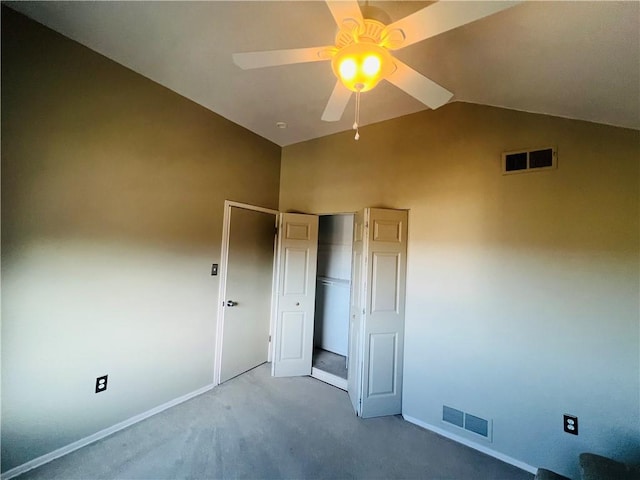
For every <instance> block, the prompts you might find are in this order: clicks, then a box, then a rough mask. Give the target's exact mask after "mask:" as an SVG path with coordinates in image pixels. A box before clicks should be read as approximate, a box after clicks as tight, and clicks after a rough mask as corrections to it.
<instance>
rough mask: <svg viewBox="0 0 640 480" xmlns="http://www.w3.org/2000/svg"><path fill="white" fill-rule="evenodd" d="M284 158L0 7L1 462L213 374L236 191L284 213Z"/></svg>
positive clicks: (16, 460) (21, 458)
mask: <svg viewBox="0 0 640 480" xmlns="http://www.w3.org/2000/svg"><path fill="white" fill-rule="evenodd" d="M280 152H281V150H280V148H279V147H278V146H276V145H274V144H272V143H270V142H268V141H266V140H264V139H262V138H260V137H258V136H256V135H254V134H252V133H250V132H248V131H247V130H245V129H243V128H241V127H239V126H237V125H235V124H233V123H231V122H229V121H227V120H225V119H223V118H221V117H219V116H217V115H215V114H213V113H211V112H210V111H208V110H206V109H204V108H202V107H200V106H198V105H196V104H194V103H192V102H190V101H188V100H186V99H185V98H183V97H180V96H179V95H177V94H175V93H173V92H171V91H169V90H167V89H165V88H163V87H161V86H159V85H158V84H156V83H153V82H151V81H150V80H147V79H145V78H143V77H141V76H139V75H137V74H135V73H133V72H131V71H130V70H128V69H126V68H124V67H122V66H120V65H118V64H116V63H114V62H112V61H110V60H107V59H106V58H104V57H102V56H100V55H98V54H96V53H94V52H92V51H90V50H88V49H86V48H84V47H82V46H80V45H78V44H76V43H74V42H72V41H71V40H68V39H65V38H64V37H62V36H60V35H58V34H56V33H54V32H52V31H50V30H48V29H46V28H44V27H42V26H40V25H38V24H36V23H34V22H32V21H30V20H28V19H26V18H25V17H23V16H21V15H19V14H17V13H15V12H13V11H12V10H10V9H8V8H6V7H3V8H2V471H3V472H4V471H7V470H8V469H11V468H13V467H15V466H18V465H21V464H23V463H25V462H27V461H29V460H31V459H33V458H36V457H38V456H40V455H43V454H46V453H49V452H51V451H52V450H55V449H57V448H60V447H62V446H65V445H67V444H69V443H71V442H73V441H76V440H78V439H80V438H83V437H85V436H87V435H90V434H92V433H95V432H97V431H99V430H101V429H104V428H106V427H109V426H112V425H114V424H115V423H118V422H120V421H123V420H125V419H127V418H129V417H131V416H134V415H136V414H139V413H141V412H144V411H147V410H149V409H151V408H153V407H156V406H158V405H160V404H163V403H165V402H167V401H169V400H172V399H175V398H177V397H180V396H182V395H185V394H188V393H190V392H192V391H194V390H197V389H199V388H201V387H203V386H206V385H209V384H211V382H212V380H213V352H214V350H213V349H214V344H215V324H216V306H217V301H218V298H217V297H218V281H217V277H211V276H210V268H211V263H213V262H217V261H219V255H220V240H221V234H222V216H223V205H224V200H225V199H231V200H236V201H242V202H246V203H253V204H257V205H262V206H265V207H270V208H277V206H278V185H279V168H280ZM105 374H108V375H109V387H108V390H107V391H106V392H104V393H100V394H95V393H94V382H95V378H96V377H98V376H101V375H105Z"/></svg>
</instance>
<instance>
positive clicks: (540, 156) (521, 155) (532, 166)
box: [502, 147, 558, 175]
mask: <svg viewBox="0 0 640 480" xmlns="http://www.w3.org/2000/svg"><path fill="white" fill-rule="evenodd" d="M557 166H558V155H557V152H556V149H555V148H554V147H546V148H536V149H532V150H519V151H516V152H504V153H503V154H502V174H503V175H505V174H510V173H523V172H535V171H540V170H549V169H551V168H557Z"/></svg>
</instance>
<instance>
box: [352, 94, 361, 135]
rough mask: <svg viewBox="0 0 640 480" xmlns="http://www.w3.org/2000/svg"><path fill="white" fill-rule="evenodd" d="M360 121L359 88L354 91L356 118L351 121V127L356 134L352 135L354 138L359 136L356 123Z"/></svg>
mask: <svg viewBox="0 0 640 480" xmlns="http://www.w3.org/2000/svg"><path fill="white" fill-rule="evenodd" d="M359 123H360V89H358V91H357V92H356V119H355V122H353V129H354V130H355V131H356V136H355V137H353V138H355V139H356V140H358V139H359V138H360V132H359V131H358V124H359Z"/></svg>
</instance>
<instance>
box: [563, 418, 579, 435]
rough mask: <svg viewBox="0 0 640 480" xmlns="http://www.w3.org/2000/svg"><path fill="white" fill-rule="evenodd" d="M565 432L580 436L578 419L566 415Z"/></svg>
mask: <svg viewBox="0 0 640 480" xmlns="http://www.w3.org/2000/svg"><path fill="white" fill-rule="evenodd" d="M564 431H565V432H567V433H570V434H572V435H578V417H576V416H575V415H569V414H566V413H565V414H564Z"/></svg>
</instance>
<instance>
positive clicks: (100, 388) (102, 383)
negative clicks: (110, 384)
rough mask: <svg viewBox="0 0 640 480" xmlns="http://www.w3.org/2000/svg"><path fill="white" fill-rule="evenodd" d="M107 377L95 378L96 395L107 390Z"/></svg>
mask: <svg viewBox="0 0 640 480" xmlns="http://www.w3.org/2000/svg"><path fill="white" fill-rule="evenodd" d="M108 376H109V375H103V376H102V377H98V378H96V393H100V392H104V391H105V390H106V389H107V377H108Z"/></svg>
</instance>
